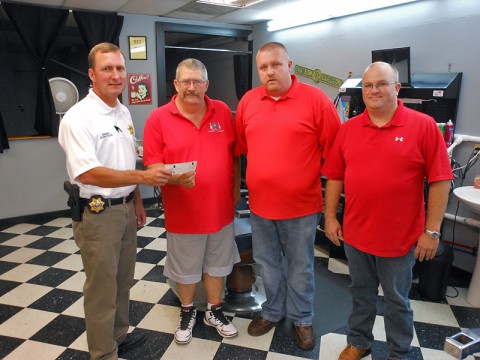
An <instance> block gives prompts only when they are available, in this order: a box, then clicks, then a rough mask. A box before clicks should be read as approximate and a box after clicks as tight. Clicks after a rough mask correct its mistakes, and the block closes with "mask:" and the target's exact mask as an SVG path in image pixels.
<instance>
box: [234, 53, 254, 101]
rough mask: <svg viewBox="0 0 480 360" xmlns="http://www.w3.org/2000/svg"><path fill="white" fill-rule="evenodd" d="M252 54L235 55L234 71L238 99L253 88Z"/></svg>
mask: <svg viewBox="0 0 480 360" xmlns="http://www.w3.org/2000/svg"><path fill="white" fill-rule="evenodd" d="M250 63H251V55H247V54H241V55H234V56H233V71H234V74H235V92H236V94H237V98H238V100H240V99H241V98H242V96H243V95H244V94H245V93H246V92H247V91H248V90H250V89H251V88H252V71H251V67H250Z"/></svg>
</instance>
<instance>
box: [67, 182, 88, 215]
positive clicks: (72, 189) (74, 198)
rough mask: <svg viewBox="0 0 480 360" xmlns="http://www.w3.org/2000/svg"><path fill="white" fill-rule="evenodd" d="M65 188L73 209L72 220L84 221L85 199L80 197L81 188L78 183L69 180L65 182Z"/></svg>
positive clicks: (69, 204) (69, 203)
mask: <svg viewBox="0 0 480 360" xmlns="http://www.w3.org/2000/svg"><path fill="white" fill-rule="evenodd" d="M63 189H64V190H65V191H66V192H67V194H68V201H67V205H68V206H69V207H70V209H71V210H72V220H73V221H82V213H83V209H84V206H83V201H82V199H80V188H79V187H78V185H77V184H72V183H70V182H69V181H65V182H64V183H63Z"/></svg>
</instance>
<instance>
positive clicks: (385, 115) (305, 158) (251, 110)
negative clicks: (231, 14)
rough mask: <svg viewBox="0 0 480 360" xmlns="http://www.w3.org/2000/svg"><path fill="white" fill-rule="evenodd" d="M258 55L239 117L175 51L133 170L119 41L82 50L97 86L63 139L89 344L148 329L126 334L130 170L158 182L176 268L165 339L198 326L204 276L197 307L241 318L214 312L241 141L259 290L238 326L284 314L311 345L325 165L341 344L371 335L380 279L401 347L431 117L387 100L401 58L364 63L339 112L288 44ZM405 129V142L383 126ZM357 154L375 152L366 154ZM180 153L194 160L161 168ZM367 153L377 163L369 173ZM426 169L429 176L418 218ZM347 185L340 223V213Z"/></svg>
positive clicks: (203, 73) (436, 218)
mask: <svg viewBox="0 0 480 360" xmlns="http://www.w3.org/2000/svg"><path fill="white" fill-rule="evenodd" d="M256 64H257V69H258V74H259V77H260V81H261V83H262V86H260V87H258V88H255V89H253V90H250V91H249V92H247V93H246V94H245V95H244V97H243V98H242V99H241V101H240V103H239V105H238V109H237V118H236V121H235V123H234V122H233V119H232V114H231V112H230V109H229V108H228V107H227V106H226V104H224V103H223V102H221V101H218V100H213V99H210V98H209V97H208V96H207V95H206V91H207V89H208V85H209V82H208V75H207V70H206V68H205V66H204V65H203V64H202V63H201V62H200V61H198V60H196V59H186V60H184V61H182V62H181V63H180V64H179V65H178V67H177V71H176V78H175V80H174V86H175V89H176V91H177V95H175V96H174V97H173V99H172V100H171V102H170V103H168V104H166V105H164V106H161V107H160V108H158V109H155V110H154V111H153V112H152V114H151V115H150V116H149V118H148V119H147V122H146V125H145V131H144V143H143V145H144V164H145V166H147V170H143V171H140V170H135V148H134V130H133V124H132V120H131V117H130V114H129V112H128V110H127V109H126V108H125V107H124V106H123V105H122V104H121V103H120V102H119V101H118V100H117V97H118V96H119V95H120V94H121V92H122V91H123V89H124V88H125V81H126V74H125V60H124V57H123V55H122V53H121V52H120V49H118V47H116V46H114V45H112V44H108V43H103V44H99V45H97V46H95V47H94V48H93V49H92V51H91V52H90V55H89V67H90V68H89V76H90V79H91V80H92V83H93V88H92V90H91V92H90V93H89V95H88V96H87V97H86V98H85V99H84V100H82V101H81V102H80V103H78V104H77V105H75V106H74V107H72V109H70V110H69V111H68V112H67V114H66V115H65V117H64V118H63V120H62V122H61V125H60V131H59V142H60V144H61V145H62V147H63V149H64V151H65V153H66V156H67V170H68V174H69V177H70V182H71V183H73V184H76V185H78V187H79V198H80V200H79V206H80V207H81V210H82V211H81V212H83V215H82V217H81V218H80V219H76V220H75V221H74V223H73V228H74V234H75V241H76V243H77V245H78V246H79V248H80V252H81V256H82V261H83V264H84V268H85V274H86V277H87V279H86V282H85V285H84V307H85V320H86V327H87V339H88V346H89V351H90V356H91V359H117V358H118V354H119V353H121V352H122V351H126V350H128V349H130V348H132V347H135V346H138V345H139V344H141V343H142V342H144V338H143V336H142V335H139V334H128V335H127V330H128V326H129V323H128V298H129V290H130V287H131V285H132V283H133V272H134V267H135V256H136V227H137V226H143V225H144V224H145V219H146V213H145V210H144V208H143V206H142V199H141V196H140V192H139V190H138V187H137V185H138V184H146V185H150V186H162V197H163V203H164V209H165V227H166V230H167V253H168V256H167V261H166V265H165V275H166V276H167V277H169V278H170V279H172V280H173V281H175V282H176V283H177V286H178V292H179V297H180V301H181V304H182V307H181V311H180V319H179V322H178V326H177V330H176V332H175V341H176V342H177V343H178V344H186V343H188V342H190V340H191V338H192V331H193V327H194V325H195V322H196V309H195V306H194V304H193V299H194V293H195V289H196V284H197V283H198V282H199V281H200V280H202V279H203V281H204V284H205V288H206V291H207V298H208V307H207V311H206V312H205V317H204V319H203V321H204V323H205V324H206V325H207V326H211V327H213V328H215V329H216V331H217V332H218V333H219V334H220V335H221V336H223V337H233V336H236V335H237V334H238V331H237V329H236V328H235V326H234V325H233V324H232V323H231V322H230V320H229V319H228V318H227V317H226V316H225V315H224V314H223V312H222V298H221V296H222V291H223V287H224V278H225V276H227V275H228V274H229V273H230V272H231V270H232V266H233V264H234V263H236V262H238V261H240V258H239V255H238V250H237V248H236V245H235V242H234V231H233V213H234V207H235V205H236V204H237V203H238V201H239V198H240V190H239V188H240V164H239V158H238V157H239V155H240V154H241V153H243V154H246V157H247V172H246V182H247V186H248V189H249V195H250V204H249V205H250V209H251V211H252V214H251V223H252V234H253V255H254V259H255V261H256V263H257V264H258V266H259V267H260V274H261V276H262V280H263V283H264V286H265V292H266V296H267V300H266V301H265V303H264V304H263V305H262V311H261V313H260V316H259V317H257V318H256V319H254V320H253V321H252V322H251V323H250V325H249V327H248V333H249V334H250V335H251V336H261V335H264V334H266V333H267V332H269V331H270V330H271V329H272V328H273V327H274V326H275V325H276V324H277V323H278V322H279V321H281V320H283V319H289V320H291V321H292V323H293V325H294V328H295V334H296V342H297V345H298V346H299V347H301V348H303V349H312V348H313V347H314V346H315V334H314V330H313V327H312V322H313V317H314V313H313V301H314V271H313V259H314V255H313V251H314V239H315V234H316V225H317V222H318V218H319V213H320V212H321V211H322V208H323V199H322V185H321V177H320V173H321V172H323V173H324V174H325V175H326V176H327V177H328V183H327V189H326V209H325V219H326V234H327V236H328V238H329V239H330V240H331V241H332V242H334V243H335V244H337V245H339V239H340V238H341V237H342V236H343V238H344V239H345V251H346V254H347V257H348V261H349V267H350V274H351V276H352V286H351V293H352V296H353V303H354V307H353V312H352V314H351V316H350V318H349V334H348V337H347V341H348V346H347V348H346V349H345V350H344V352H343V353H342V354H341V355H340V359H360V358H361V357H363V356H365V355H366V354H368V352H369V351H370V350H369V348H370V345H371V342H372V340H373V336H372V334H371V330H372V329H371V328H372V326H373V321H374V319H375V314H376V312H375V311H376V307H375V305H376V297H377V295H378V292H377V288H378V285H379V284H381V285H382V287H383V290H384V293H385V296H384V299H385V304H386V305H385V327H386V331H387V342H388V346H389V356H391V357H394V358H402V357H406V356H408V353H409V351H410V342H411V338H412V334H413V314H412V311H411V309H410V307H409V303H408V291H409V289H410V285H411V280H412V279H411V277H412V275H411V268H412V266H413V263H414V261H415V259H418V260H420V261H423V260H429V259H432V258H433V257H434V256H435V251H436V248H437V245H438V236H436V235H437V234H438V231H439V229H440V225H441V221H442V218H443V213H444V212H445V208H446V204H447V201H448V191H449V181H450V179H451V169H450V165H449V162H448V157H447V156H446V152H445V146H444V145H443V146H442V144H443V142H442V140H441V138H440V135H439V134H440V132H439V131H438V128H437V127H436V124H435V122H434V121H433V119H431V118H430V117H428V116H426V115H424V114H420V113H417V112H414V111H412V110H410V109H407V108H405V107H404V106H403V104H402V103H401V101H399V100H397V95H398V91H399V89H400V84H399V83H398V73H397V72H396V70H395V68H393V67H392V66H391V65H389V64H385V63H374V64H372V65H370V66H369V67H368V68H367V70H366V71H365V74H364V77H363V83H362V84H363V88H362V89H363V98H364V102H365V104H366V107H367V109H366V111H365V113H363V114H361V115H360V116H358V117H356V118H355V119H351V120H349V121H348V122H347V123H346V124H344V125H343V126H342V127H340V121H339V118H338V115H337V112H336V109H335V107H334V106H333V104H332V102H331V101H330V99H329V98H328V97H327V96H326V95H325V94H324V93H323V92H322V91H321V90H319V89H317V88H315V87H312V86H309V85H307V84H303V83H301V82H300V81H299V80H298V79H297V77H296V76H295V75H292V74H291V66H292V60H291V59H290V58H289V55H288V52H287V49H286V48H285V47H284V46H283V45H282V44H280V43H276V42H270V43H267V44H265V45H263V46H262V47H261V48H260V49H259V51H258V53H257V56H256ZM339 128H340V132H339V134H338V136H337V132H338V131H339ZM399 136H400V137H401V138H402V139H403V140H402V141H401V142H398V141H395V140H393V139H394V138H398V137H399ZM335 138H336V140H335ZM427 139H428V140H427ZM334 141H335V142H334ZM327 155H328V158H327ZM326 159H327V160H326ZM365 159H369V163H370V164H372V161H373V164H374V165H370V166H367V165H366V164H365ZM325 160H326V163H325V167H324V169H323V170H322V164H323V163H324V162H325ZM180 163H190V164H194V166H195V165H196V168H195V169H192V170H190V171H186V172H183V173H177V172H176V171H173V173H172V172H171V171H170V170H168V169H167V167H171V166H175V165H178V164H180ZM372 166H373V168H374V169H380V168H381V169H384V171H382V173H381V174H378V172H377V171H373V170H374V169H372ZM425 177H426V178H427V180H428V182H429V183H430V193H429V197H428V203H429V207H428V213H427V216H426V218H425V214H424V210H423V201H424V199H423V181H424V178H425ZM372 184H375V186H374V185H372ZM344 186H345V196H346V203H347V207H346V209H347V212H346V214H345V220H344V226H343V228H342V227H341V226H340V224H339V223H338V221H337V220H336V217H335V214H336V208H337V205H338V199H339V196H340V193H341V192H342V190H343V187H344ZM372 191H374V193H373V192H372ZM378 191H380V192H381V194H382V195H381V196H379V195H378ZM372 198H376V199H380V200H378V201H371V199H372ZM385 199H387V200H388V201H387V200H385ZM359 204H360V205H359ZM361 205H362V206H361ZM367 205H368V206H367ZM400 218H402V219H403V220H402V221H399V220H398V219H400ZM392 219H393V220H392ZM399 224H402V226H399ZM405 224H406V225H405ZM403 225H404V226H403ZM392 227H393V229H395V231H393V233H392ZM386 230H388V232H387V231H386ZM386 234H388V236H387V235H386Z"/></svg>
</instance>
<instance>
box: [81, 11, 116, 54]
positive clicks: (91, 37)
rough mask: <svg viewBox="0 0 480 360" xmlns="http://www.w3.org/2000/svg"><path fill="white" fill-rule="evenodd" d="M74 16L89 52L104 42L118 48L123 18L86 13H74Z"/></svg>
mask: <svg viewBox="0 0 480 360" xmlns="http://www.w3.org/2000/svg"><path fill="white" fill-rule="evenodd" d="M73 16H74V17H75V21H76V23H77V26H78V29H79V30H80V34H81V35H82V39H83V41H84V43H85V45H86V46H87V49H88V50H90V49H91V48H93V47H94V46H95V45H97V44H99V43H102V42H109V43H112V44H115V45H117V46H118V38H119V36H120V31H122V26H123V16H120V15H117V14H102V13H92V12H85V11H74V12H73Z"/></svg>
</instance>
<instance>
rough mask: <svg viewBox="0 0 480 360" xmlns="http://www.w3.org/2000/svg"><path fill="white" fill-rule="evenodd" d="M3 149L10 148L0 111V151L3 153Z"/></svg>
mask: <svg viewBox="0 0 480 360" xmlns="http://www.w3.org/2000/svg"><path fill="white" fill-rule="evenodd" d="M3 149H10V146H9V145H8V137H7V133H6V131H5V127H4V126H3V119H2V113H0V153H3Z"/></svg>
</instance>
